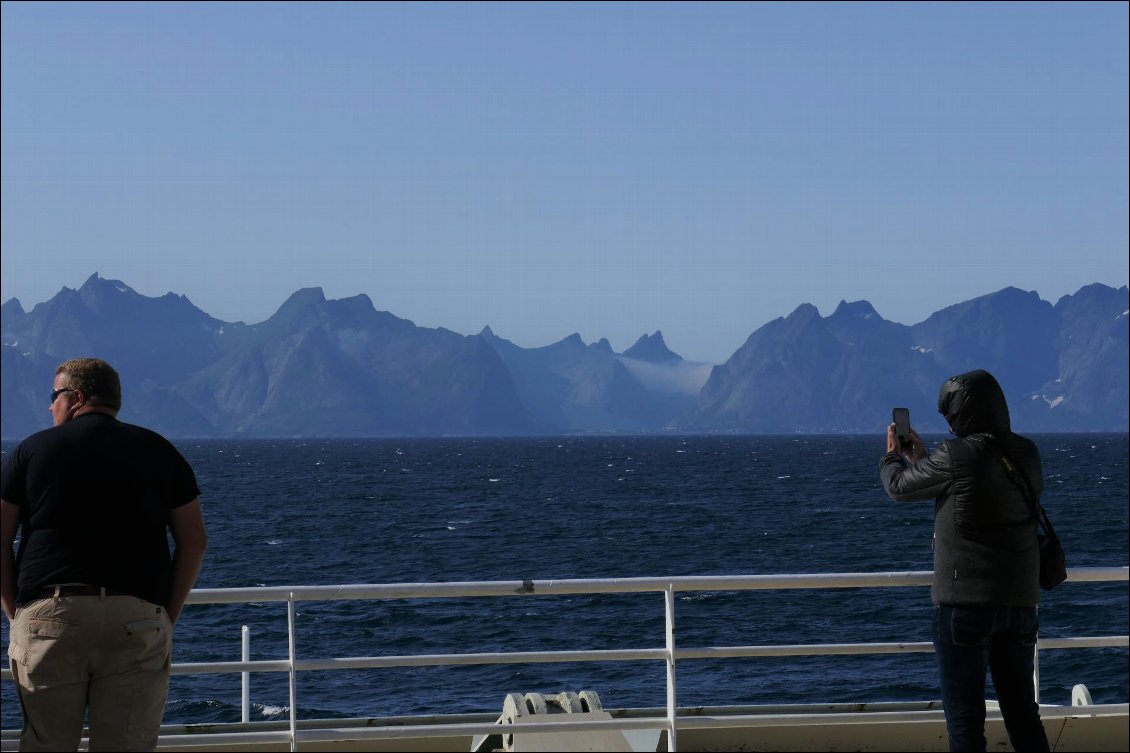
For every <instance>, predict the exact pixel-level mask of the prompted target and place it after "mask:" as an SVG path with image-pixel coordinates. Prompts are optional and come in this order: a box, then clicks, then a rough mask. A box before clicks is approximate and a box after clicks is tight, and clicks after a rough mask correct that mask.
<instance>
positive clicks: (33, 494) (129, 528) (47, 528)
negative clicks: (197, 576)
mask: <svg viewBox="0 0 1130 753" xmlns="http://www.w3.org/2000/svg"><path fill="white" fill-rule="evenodd" d="M199 496H200V490H199V489H198V488H197V486H196V476H195V475H194V474H193V472H192V468H191V467H190V466H189V464H188V462H187V461H186V460H185V459H184V458H183V457H182V456H181V454H180V453H179V452H178V451H177V449H176V448H175V447H173V445H172V444H171V443H170V442H169V441H168V440H166V439H165V438H164V437H162V436H161V435H160V434H157V433H156V432H153V431H150V430H149V429H144V428H142V427H140V426H133V425H131V424H126V423H122V422H121V421H118V420H117V419H116V418H114V417H113V416H110V415H107V414H105V413H86V414H83V415H81V416H78V417H77V418H74V419H72V420H71V421H68V422H67V423H65V424H63V425H62V426H56V427H54V428H51V429H47V430H45V431H41V432H38V433H36V434H33V435H32V436H30V437H28V438H27V439H25V440H24V441H23V442H21V443H20V445H19V446H18V447H17V448H16V449H15V450H14V451H13V452H12V453H11V454H9V455H8V456H7V457H6V458H4V463H3V466H2V468H0V498H3V499H4V500H5V501H7V502H10V503H12V504H14V505H19V507H20V528H21V536H20V545H19V551H18V552H17V554H16V573H17V580H16V583H17V585H18V586H19V595H18V596H17V599H16V601H17V603H23V602H25V601H29V600H31V599H33V598H34V596H35V594H36V593H37V592H38V591H39V590H40V589H42V588H43V587H44V586H47V585H52V584H56V583H88V584H91V585H96V586H105V587H107V588H110V589H113V590H115V591H120V592H123V593H127V594H132V595H134V596H138V597H140V598H142V599H145V600H146V601H150V602H153V603H154V604H162V605H164V604H165V603H166V601H167V600H168V595H169V579H170V576H171V572H172V558H171V556H170V552H169V542H168V535H167V530H168V525H169V516H170V511H171V510H172V509H173V508H175V507H180V506H181V505H185V504H187V503H189V502H192V501H193V500H195V499H196V498H197V497H199Z"/></svg>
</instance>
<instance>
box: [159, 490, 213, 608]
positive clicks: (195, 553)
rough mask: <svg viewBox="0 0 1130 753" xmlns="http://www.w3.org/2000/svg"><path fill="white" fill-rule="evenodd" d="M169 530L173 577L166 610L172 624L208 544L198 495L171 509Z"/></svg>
mask: <svg viewBox="0 0 1130 753" xmlns="http://www.w3.org/2000/svg"><path fill="white" fill-rule="evenodd" d="M169 529H170V530H171V531H172V533H173V542H174V544H175V545H176V549H175V550H174V551H173V576H172V583H171V585H170V589H169V603H168V604H166V605H165V611H166V612H168V613H169V619H170V620H172V621H173V622H174V623H175V622H176V621H177V618H178V617H180V611H181V609H182V608H183V607H184V601H185V599H187V598H188V592H189V591H191V590H192V587H193V585H195V583H196V576H197V575H199V574H200V565H201V563H203V562H204V550H205V549H206V548H207V547H208V534H207V533H206V532H205V530H204V514H203V512H201V510H200V498H199V497H197V498H196V499H194V500H192V501H191V502H189V503H188V504H187V505H181V506H180V507H174V508H173V510H172V515H171V517H170V519H169Z"/></svg>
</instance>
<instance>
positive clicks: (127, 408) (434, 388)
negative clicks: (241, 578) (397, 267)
mask: <svg viewBox="0 0 1130 753" xmlns="http://www.w3.org/2000/svg"><path fill="white" fill-rule="evenodd" d="M1127 303H1128V296H1127V288H1126V287H1125V286H1123V287H1121V288H1117V289H1116V288H1112V287H1108V286H1106V285H1102V284H1093V285H1087V286H1085V287H1083V288H1080V289H1079V290H1078V291H1077V292H1076V293H1074V294H1072V295H1067V296H1064V297H1063V298H1061V299H1060V300H1059V301H1057V302H1056V303H1055V304H1054V305H1053V304H1051V303H1049V302H1047V301H1044V300H1042V299H1041V298H1040V297H1039V295H1037V294H1036V293H1035V292H1026V291H1023V290H1019V289H1017V288H1012V287H1009V288H1005V289H1003V290H1000V291H998V292H995V293H991V294H988V295H985V296H981V297H979V298H974V299H972V300H968V301H964V302H961V303H957V304H954V305H952V306H949V307H947V308H944V309H942V310H941V311H938V312H936V313H934V314H932V315H931V316H930V317H929V318H927V319H926V320H925V321H923V322H921V323H919V324H915V325H911V326H908V325H903V324H898V323H895V322H891V321H887V320H885V319H883V318H882V317H881V316H880V315H879V313H878V312H876V311H875V309H874V308H873V307H872V306H871V304H869V303H867V302H866V301H856V302H851V303H849V302H846V301H842V302H841V303H840V305H839V306H838V307H837V308H836V310H835V311H834V312H833V313H832V314H831V315H830V316H827V317H823V316H821V315H820V313H819V311H818V310H817V309H816V307H815V306H812V305H811V304H807V303H803V304H800V305H799V306H798V307H797V308H796V309H795V310H794V311H793V312H792V313H791V314H789V315H788V316H787V317H782V318H778V319H775V320H773V321H771V322H768V323H767V324H765V325H764V326H762V327H760V328H759V329H757V330H756V331H755V332H753V333H752V334H750V336H749V338H748V339H747V340H746V342H745V343H744V344H743V345H742V346H741V347H740V348H738V350H737V351H735V352H734V354H733V355H732V356H731V357H730V358H729V359H728V360H727V361H726V362H725V363H723V364H719V365H716V366H713V367H712V366H711V365H710V364H702V363H695V362H690V361H687V360H685V359H683V358H681V357H680V356H679V355H678V354H676V353H675V352H673V351H671V350H670V349H669V348H668V347H667V344H666V343H665V342H664V340H663V335H662V333H661V332H658V331H657V332H655V333H653V334H650V335H647V334H645V335H643V336H641V337H640V338H639V340H638V341H637V342H636V343H635V344H634V345H633V346H632V347H631V348H629V349H628V350H625V351H624V352H623V353H616V352H615V351H614V350H613V349H612V347H611V345H610V344H609V343H608V341H607V340H605V339H601V340H599V341H598V342H595V343H591V344H586V343H585V342H584V341H583V340H582V339H581V337H580V336H579V335H577V334H573V335H570V336H569V337H566V338H564V339H563V340H560V341H559V342H556V343H553V344H550V345H546V346H544V347H540V348H523V347H519V346H518V345H515V344H514V343H512V342H510V341H508V340H506V339H504V338H502V337H499V336H498V335H496V334H495V333H494V332H493V331H492V330H491V329H490V328H489V327H488V328H485V329H484V330H483V331H482V332H479V333H478V334H475V335H461V334H458V333H456V332H452V331H450V330H447V329H443V328H438V329H431V328H426V327H418V326H416V325H415V324H414V323H413V322H411V321H408V320H407V319H401V318H399V317H397V316H395V315H393V314H391V313H389V312H387V311H379V310H377V309H376V308H375V307H374V305H373V302H372V301H371V300H370V299H369V298H368V296H365V295H359V296H355V297H352V298H344V299H339V300H327V299H326V297H325V295H324V294H323V292H322V291H321V289H319V288H306V289H303V290H299V291H297V292H295V293H294V294H293V295H291V296H290V298H288V299H287V300H286V301H285V302H284V303H283V305H282V306H281V307H280V308H279V309H278V311H277V312H275V314H274V315H273V316H271V317H270V318H269V319H267V320H266V321H264V322H261V323H259V324H253V325H248V324H244V323H243V322H224V321H220V320H218V319H216V318H214V317H212V316H210V315H208V314H207V313H205V312H203V311H201V310H200V309H199V308H197V307H196V306H194V305H193V304H192V303H191V302H190V301H189V300H188V299H187V298H186V297H184V296H183V295H176V294H173V293H168V294H166V295H164V296H161V297H157V298H151V297H147V296H143V295H141V294H139V293H137V292H136V291H134V290H133V289H131V288H130V287H129V286H128V285H126V284H125V283H123V282H121V281H118V280H108V279H104V278H102V277H99V276H98V275H97V274H94V275H92V276H91V277H90V278H89V279H87V281H86V282H85V283H84V284H83V285H82V287H81V288H79V289H78V290H73V289H70V288H63V289H62V290H60V291H59V293H58V294H56V295H55V296H54V297H53V298H52V299H51V300H49V301H46V302H44V303H41V304H38V305H36V306H35V307H34V308H33V309H32V310H31V311H25V310H24V309H23V307H22V306H21V304H20V302H19V301H18V300H17V299H15V298H13V299H11V300H9V301H7V302H5V303H4V304H3V306H2V307H0V320H2V322H0V324H2V327H0V328H2V331H3V344H2V350H0V370H2V373H0V376H2V381H0V435H2V436H3V437H5V438H20V437H23V436H25V435H27V434H30V433H32V432H34V431H37V430H39V429H43V428H46V427H47V426H49V425H50V416H49V414H48V411H47V404H46V403H47V392H48V390H49V388H50V385H51V380H52V378H53V376H54V371H55V368H56V366H57V365H58V364H59V363H60V362H61V361H63V360H66V359H68V358H74V357H78V356H96V357H99V358H104V359H106V360H107V361H109V362H110V363H112V364H113V365H114V366H115V367H116V368H117V369H118V371H119V373H120V374H121V377H122V385H123V393H124V405H123V409H122V412H121V418H122V419H123V420H126V421H130V422H133V423H139V424H142V425H145V426H149V427H151V428H154V429H156V430H158V431H161V432H162V433H164V434H166V435H168V436H173V437H317V436H352V437H361V436H374V437H376V436H449V435H492V436H501V435H537V434H541V435H552V434H578V433H581V434H599V433H661V432H685V433H714V432H728V433H736V434H762V433H769V434H781V433H872V432H881V431H883V430H884V428H885V427H886V425H887V423H888V422H889V417H890V411H891V407H892V406H895V405H902V406H906V407H908V408H910V410H911V420H912V423H913V424H914V425H915V426H916V427H917V428H918V429H919V430H920V431H923V432H944V431H945V429H946V426H945V423H944V421H943V420H942V418H941V417H940V416H939V415H938V414H937V412H936V397H937V392H938V388H939V387H940V385H941V383H942V382H943V381H944V380H945V378H946V377H948V376H950V375H953V374H956V373H960V372H963V371H968V370H970V369H974V368H985V369H988V370H989V371H991V372H993V373H994V374H995V375H996V376H997V378H998V380H999V381H1000V382H1001V384H1002V386H1003V387H1004V389H1005V392H1006V394H1007V395H1008V397H1009V402H1010V407H1011V411H1012V418H1013V428H1014V429H1016V430H1017V431H1029V432H1057V431H1126V430H1127V424H1128V420H1130V416H1128V403H1130V400H1128V394H1127V393H1128V384H1130V377H1128V366H1127V364H1128V362H1130V349H1128V326H1127V321H1128V314H1127V309H1128V305H1127Z"/></svg>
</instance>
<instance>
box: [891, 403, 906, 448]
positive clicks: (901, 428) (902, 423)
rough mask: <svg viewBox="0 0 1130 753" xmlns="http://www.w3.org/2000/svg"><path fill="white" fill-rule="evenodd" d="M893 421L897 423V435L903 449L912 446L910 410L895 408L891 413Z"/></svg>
mask: <svg viewBox="0 0 1130 753" xmlns="http://www.w3.org/2000/svg"><path fill="white" fill-rule="evenodd" d="M891 419H892V420H893V421H894V422H895V435H896V436H897V437H898V438H899V444H901V445H902V446H903V447H909V446H910V409H909V408H895V409H894V410H892V411H891Z"/></svg>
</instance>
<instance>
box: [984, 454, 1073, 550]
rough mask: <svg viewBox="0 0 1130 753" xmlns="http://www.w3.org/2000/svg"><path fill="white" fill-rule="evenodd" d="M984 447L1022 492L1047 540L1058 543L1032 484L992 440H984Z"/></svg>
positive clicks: (1057, 537)
mask: <svg viewBox="0 0 1130 753" xmlns="http://www.w3.org/2000/svg"><path fill="white" fill-rule="evenodd" d="M985 446H986V447H988V448H989V451H990V452H992V453H993V455H995V456H996V458H997V460H999V461H1000V463H1001V465H1003V466H1004V469H1005V471H1007V472H1008V475H1009V478H1011V479H1012V482H1013V483H1014V484H1015V485H1016V486H1018V487H1019V488H1020V491H1021V492H1023V494H1024V500H1025V501H1026V502H1027V503H1028V507H1029V509H1031V510H1032V515H1033V516H1034V517H1035V518H1036V521H1037V522H1038V523H1039V525H1040V527H1042V528H1043V529H1044V532H1045V533H1046V534H1047V536H1048V538H1050V539H1052V540H1054V541H1059V536H1057V535H1056V533H1055V529H1054V528H1052V522H1051V519H1050V518H1048V514H1047V512H1045V511H1044V506H1043V505H1041V504H1040V498H1039V497H1037V496H1036V493H1035V492H1034V491H1032V484H1031V483H1030V482H1029V481H1028V478H1027V477H1026V476H1025V475H1024V474H1023V473H1021V472H1020V470H1019V469H1018V468H1017V467H1016V466H1015V465H1013V463H1012V461H1011V460H1009V459H1008V456H1007V455H1005V454H1004V453H1003V452H1002V451H1001V449H1000V448H999V447H997V443H996V441H995V440H994V439H993V438H991V437H988V438H986V439H985Z"/></svg>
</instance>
